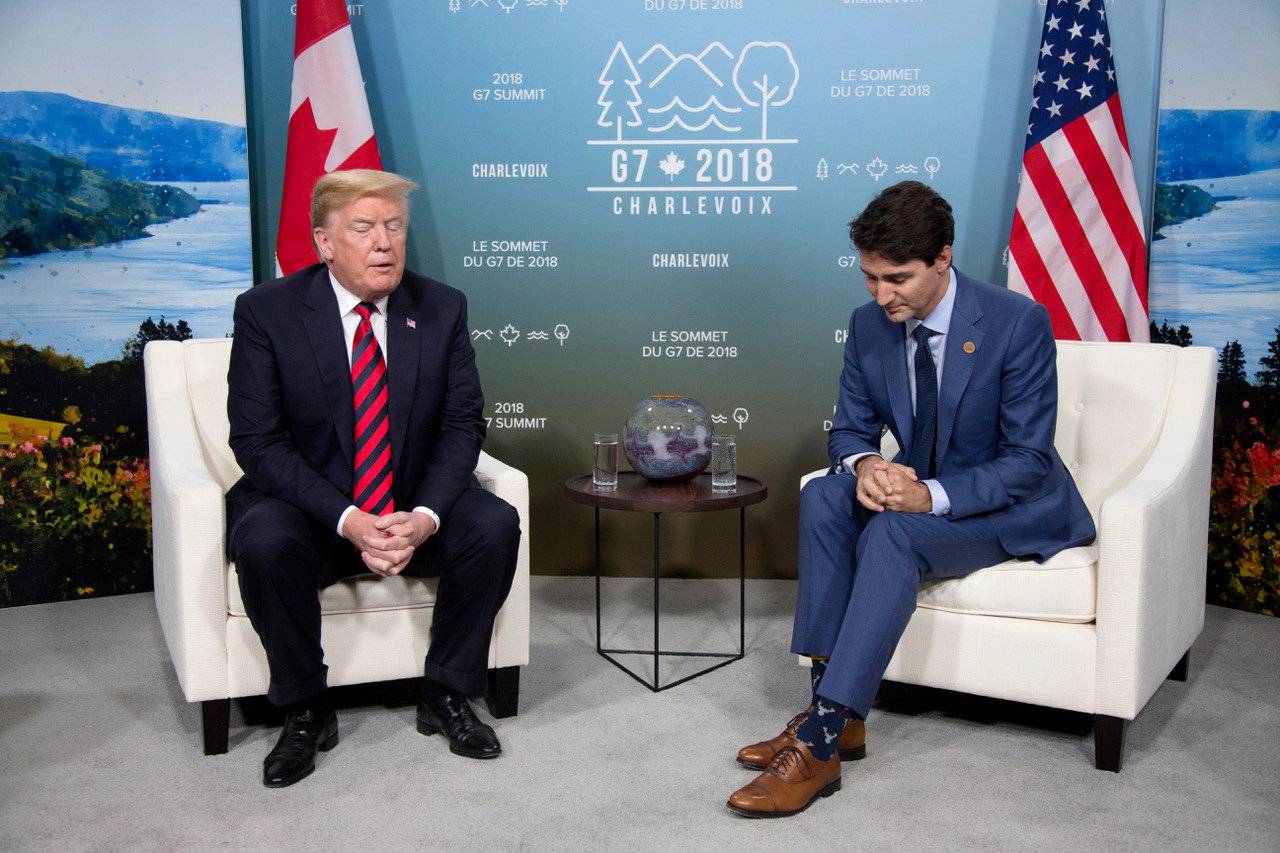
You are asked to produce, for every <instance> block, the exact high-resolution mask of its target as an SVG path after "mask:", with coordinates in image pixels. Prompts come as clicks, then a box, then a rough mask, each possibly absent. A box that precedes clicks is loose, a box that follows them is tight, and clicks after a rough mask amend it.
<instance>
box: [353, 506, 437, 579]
mask: <svg viewBox="0 0 1280 853" xmlns="http://www.w3.org/2000/svg"><path fill="white" fill-rule="evenodd" d="M435 532H436V523H435V520H434V519H433V518H432V517H431V516H429V515H427V514H426V513H424V512H393V513H389V514H388V515H383V516H377V515H370V514H369V513H367V512H362V511H360V510H358V509H357V510H353V511H352V512H351V513H350V514H349V515H348V516H347V518H346V520H345V521H344V522H343V523H342V535H343V536H344V537H345V538H346V539H347V541H349V542H350V543H351V544H352V545H354V546H356V550H358V551H359V552H360V559H361V560H363V561H364V564H365V566H366V567H367V568H368V569H369V571H371V572H373V573H374V574H375V575H381V576H382V577H384V578H389V577H393V576H395V575H398V574H400V573H401V572H402V571H404V567H405V566H407V565H409V560H410V558H412V557H413V553H414V551H415V550H417V548H418V547H419V546H420V545H421V544H422V543H423V542H425V541H427V539H428V538H429V537H430V536H431V534H433V533H435Z"/></svg>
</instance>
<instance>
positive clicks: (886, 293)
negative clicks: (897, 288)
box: [876, 285, 893, 308]
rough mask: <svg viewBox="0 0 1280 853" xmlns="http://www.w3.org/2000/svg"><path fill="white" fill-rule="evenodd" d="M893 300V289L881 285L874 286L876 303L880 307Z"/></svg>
mask: <svg viewBox="0 0 1280 853" xmlns="http://www.w3.org/2000/svg"><path fill="white" fill-rule="evenodd" d="M892 301H893V289H892V288H888V287H885V286H884V285H881V286H880V287H877V288H876V304H877V305H879V306H880V307H881V308H883V307H884V306H886V305H888V304H889V303H890V302H892Z"/></svg>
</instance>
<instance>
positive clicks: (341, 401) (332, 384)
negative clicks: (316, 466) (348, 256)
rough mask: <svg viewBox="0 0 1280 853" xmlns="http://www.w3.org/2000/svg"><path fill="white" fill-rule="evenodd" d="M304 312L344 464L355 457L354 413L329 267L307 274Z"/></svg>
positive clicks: (352, 460)
mask: <svg viewBox="0 0 1280 853" xmlns="http://www.w3.org/2000/svg"><path fill="white" fill-rule="evenodd" d="M304 304H305V305H306V307H307V309H308V310H307V312H306V313H305V314H304V315H303V317H302V325H303V326H304V327H305V328H306V330H307V339H308V340H309V341H310V343H311V351H312V353H313V354H314V355H315V359H316V367H317V368H319V370H320V382H321V384H322V385H323V386H324V396H325V401H326V402H327V403H328V405H329V410H330V411H331V412H333V428H334V430H335V431H337V433H338V444H339V445H340V446H341V447H342V452H343V453H344V454H345V455H346V457H347V463H348V465H353V464H354V460H355V447H354V445H355V437H354V435H352V431H353V430H354V429H355V423H354V419H355V415H354V413H353V404H352V394H351V364H350V362H349V361H348V360H347V344H346V336H345V335H343V333H342V318H341V317H339V316H338V300H337V299H335V298H334V295H333V285H332V284H330V283H329V268H328V267H323V266H322V267H321V268H320V269H319V271H317V272H316V274H315V275H314V276H312V278H311V284H310V287H309V290H308V292H307V298H306V301H305V303H304Z"/></svg>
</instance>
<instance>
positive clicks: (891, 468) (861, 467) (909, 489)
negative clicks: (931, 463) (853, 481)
mask: <svg viewBox="0 0 1280 853" xmlns="http://www.w3.org/2000/svg"><path fill="white" fill-rule="evenodd" d="M854 473H855V474H856V475H857V477H858V489H857V495H858V503H860V504H862V505H863V506H865V507H866V508H867V509H869V510H871V511H872V512H883V511H884V510H886V509H891V510H895V511H897V512H929V511H930V510H932V509H933V495H932V494H931V493H930V492H929V487H928V486H926V485H925V484H924V483H922V482H920V481H919V480H918V479H917V478H916V472H915V470H914V469H912V468H908V467H907V466H906V465H899V464H897V463H896V462H887V461H885V460H884V459H881V458H880V457H878V456H864V457H862V458H861V459H859V460H858V463H857V465H855V466H854Z"/></svg>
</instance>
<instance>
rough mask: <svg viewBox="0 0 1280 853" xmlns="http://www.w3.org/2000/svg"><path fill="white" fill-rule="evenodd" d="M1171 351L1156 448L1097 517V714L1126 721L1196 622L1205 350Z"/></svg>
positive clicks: (1207, 377)
mask: <svg viewBox="0 0 1280 853" xmlns="http://www.w3.org/2000/svg"><path fill="white" fill-rule="evenodd" d="M1178 358H1179V362H1178V367H1177V372H1176V374H1175V378H1174V382H1173V385H1172V388H1171V390H1170V394H1169V401H1168V406H1167V408H1166V412H1167V414H1166V417H1165V421H1164V425H1163V427H1162V429H1161V432H1160V436H1159V438H1158V439H1157V441H1156V445H1155V448H1154V449H1153V450H1152V452H1151V455H1150V457H1149V458H1148V459H1147V462H1146V464H1145V465H1144V466H1143V468H1142V469H1141V470H1140V471H1139V472H1138V474H1137V475H1136V476H1135V477H1134V478H1133V479H1132V480H1131V481H1130V482H1129V483H1127V484H1126V485H1124V486H1123V487H1121V489H1120V490H1119V491H1117V492H1116V493H1114V494H1112V495H1111V496H1110V497H1108V498H1107V499H1106V500H1105V501H1104V502H1103V504H1102V509H1101V512H1100V521H1099V524H1098V542H1099V545H1100V552H1099V559H1098V601H1097V626H1096V627H1097V638H1098V639H1097V642H1098V649H1097V681H1096V687H1095V703H1096V713H1099V714H1105V715H1108V716H1114V717H1120V718H1123V719H1129V720H1132V719H1133V718H1134V717H1136V716H1137V714H1138V712H1139V711H1140V710H1141V709H1142V707H1143V706H1144V705H1145V704H1146V703H1147V700H1148V699H1150V698H1151V695H1152V694H1153V693H1154V692H1155V691H1156V688H1157V687H1159V686H1160V684H1161V682H1162V681H1163V680H1164V679H1165V677H1166V676H1167V675H1168V674H1169V671H1170V670H1171V669H1172V668H1173V666H1174V664H1175V663H1176V662H1177V661H1178V659H1179V658H1180V657H1182V655H1183V654H1184V653H1185V652H1186V651H1187V649H1188V648H1190V646H1191V643H1192V642H1193V641H1194V640H1195V638H1196V636H1197V635H1198V634H1199V633H1200V630H1201V629H1202V628H1203V627H1204V607H1205V605H1204V593H1205V563H1206V554H1207V548H1208V531H1209V479H1210V470H1211V464H1212V457H1211V454H1212V444H1213V402H1214V391H1215V360H1214V351H1213V350H1212V349H1211V348H1209V347H1187V348H1184V349H1182V350H1180V351H1179V353H1178Z"/></svg>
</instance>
